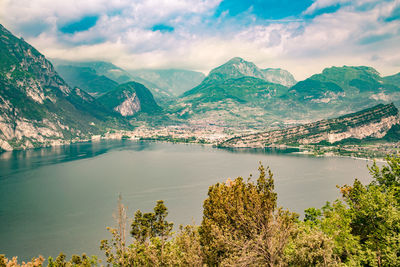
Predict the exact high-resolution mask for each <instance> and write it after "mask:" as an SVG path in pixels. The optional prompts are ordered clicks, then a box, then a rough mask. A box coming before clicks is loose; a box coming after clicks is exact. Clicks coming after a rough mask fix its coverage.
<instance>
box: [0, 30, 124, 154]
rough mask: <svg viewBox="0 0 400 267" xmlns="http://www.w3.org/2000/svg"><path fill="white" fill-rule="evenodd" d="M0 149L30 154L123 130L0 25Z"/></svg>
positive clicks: (120, 123)
mask: <svg viewBox="0 0 400 267" xmlns="http://www.w3.org/2000/svg"><path fill="white" fill-rule="evenodd" d="M0 58H1V60H0V148H1V149H3V150H11V149H13V148H29V147H35V146H40V145H45V144H50V143H60V142H64V141H65V140H71V139H75V138H83V137H87V136H90V135H91V134H97V133H101V132H103V131H104V130H105V129H106V128H107V127H113V128H118V127H125V126H126V125H127V122H126V121H125V120H124V119H123V118H122V117H120V116H115V115H113V114H111V113H110V112H109V111H107V109H106V108H105V107H103V106H102V105H101V104H99V103H98V102H97V101H96V100H95V99H94V98H93V97H91V96H90V95H88V94H87V93H85V92H84V91H82V90H80V89H74V90H73V89H71V88H70V87H69V86H68V85H67V84H66V83H65V82H64V80H63V79H62V78H61V77H60V76H59V75H58V74H57V72H55V70H54V68H53V66H52V64H51V63H50V62H49V61H48V60H47V59H46V58H45V57H44V56H43V55H42V54H40V53H39V52H38V51H37V50H36V49H35V48H33V47H32V46H30V45H29V44H28V43H26V42H25V41H24V40H23V39H22V38H21V39H19V38H17V37H15V36H14V35H12V34H11V33H10V32H9V31H8V30H7V29H5V28H4V27H3V26H2V25H0Z"/></svg>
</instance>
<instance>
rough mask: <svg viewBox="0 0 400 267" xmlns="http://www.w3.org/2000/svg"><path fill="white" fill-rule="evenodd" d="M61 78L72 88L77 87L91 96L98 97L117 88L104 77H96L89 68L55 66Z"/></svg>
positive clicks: (114, 82) (95, 73)
mask: <svg viewBox="0 0 400 267" xmlns="http://www.w3.org/2000/svg"><path fill="white" fill-rule="evenodd" d="M56 70H57V72H58V73H59V74H60V75H61V77H62V78H63V79H64V80H65V81H66V82H67V83H68V84H69V85H70V86H73V87H79V88H81V89H83V90H85V91H86V92H88V93H90V94H92V95H93V96H99V95H101V94H104V93H106V92H109V91H111V90H113V89H114V88H115V87H117V85H118V83H117V82H116V81H114V80H111V79H110V78H108V77H106V76H104V75H98V74H97V72H96V71H95V70H94V69H92V68H90V67H78V66H70V65H59V66H56Z"/></svg>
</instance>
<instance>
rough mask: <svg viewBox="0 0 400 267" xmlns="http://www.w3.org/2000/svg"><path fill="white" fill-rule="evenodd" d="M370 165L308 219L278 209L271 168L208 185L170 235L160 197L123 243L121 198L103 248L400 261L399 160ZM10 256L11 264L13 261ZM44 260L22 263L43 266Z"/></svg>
mask: <svg viewBox="0 0 400 267" xmlns="http://www.w3.org/2000/svg"><path fill="white" fill-rule="evenodd" d="M386 160H387V164H388V165H387V166H383V167H382V168H379V167H378V166H377V164H376V163H374V164H373V165H372V166H370V167H369V170H370V173H371V175H372V177H373V181H372V182H371V183H370V184H368V185H363V184H361V183H360V182H359V181H358V180H355V181H354V183H353V185H344V186H342V187H340V192H341V195H342V197H341V199H338V200H336V201H334V202H333V203H329V202H327V204H326V205H325V206H323V207H322V208H321V209H316V208H309V209H307V210H306V211H305V217H304V220H303V221H300V220H299V219H298V215H297V214H295V213H291V212H289V211H287V210H284V209H282V208H278V207H277V194H276V193H275V192H274V181H273V175H272V172H271V171H270V170H269V168H267V169H265V168H264V167H263V166H262V165H260V167H259V177H258V178H257V179H256V180H255V181H254V179H252V178H251V177H250V178H249V179H247V180H245V179H243V178H241V177H238V178H236V179H235V180H233V181H231V180H229V179H228V181H227V182H225V183H218V184H215V185H213V186H211V187H210V188H209V191H208V197H207V199H206V200H205V201H204V211H203V221H202V223H201V225H200V226H194V225H188V226H180V227H179V231H178V232H177V233H173V232H172V229H173V224H172V223H171V222H169V221H167V219H166V218H167V215H168V210H167V208H166V206H165V205H164V202H163V201H161V200H159V201H157V203H156V206H155V207H154V210H153V211H152V212H147V213H143V212H142V211H140V210H138V211H137V212H136V213H135V215H134V218H133V220H132V222H131V225H130V235H131V237H132V239H131V241H130V242H127V241H126V237H125V232H126V229H125V228H126V225H127V216H126V208H125V207H124V205H123V204H122V203H121V199H120V200H119V204H118V210H117V213H116V216H115V217H116V221H117V227H116V228H108V229H109V231H110V233H111V235H112V238H111V240H103V241H102V242H101V249H102V250H103V251H104V253H105V256H106V261H107V264H109V265H111V266H400V210H399V207H400V158H398V157H388V158H387V159H386ZM10 262H12V263H11V264H10ZM42 263H43V258H38V259H33V261H32V262H30V263H26V264H25V263H24V264H25V265H24V264H23V265H18V264H17V261H16V258H15V259H12V260H11V261H10V260H8V259H6V258H4V257H2V256H0V267H3V266H41V265H42ZM96 265H98V261H97V259H96V258H88V257H86V256H85V255H82V257H78V256H74V257H72V259H71V260H70V261H68V262H67V261H66V260H65V255H60V256H59V257H57V259H56V260H53V259H51V258H50V259H49V266H96Z"/></svg>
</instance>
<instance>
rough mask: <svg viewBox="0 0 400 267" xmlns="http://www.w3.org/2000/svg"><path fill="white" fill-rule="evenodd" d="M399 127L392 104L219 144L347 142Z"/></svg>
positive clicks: (385, 133) (382, 134) (376, 135)
mask: <svg viewBox="0 0 400 267" xmlns="http://www.w3.org/2000/svg"><path fill="white" fill-rule="evenodd" d="M398 126H399V111H398V109H397V108H396V107H395V106H394V105H393V104H388V105H383V104H380V105H377V106H374V107H372V108H369V109H365V110H362V111H359V112H356V113H352V114H348V115H345V116H342V117H338V118H335V119H328V120H321V121H317V122H313V123H308V124H304V125H301V126H296V127H291V128H286V129H282V130H275V131H268V132H261V133H257V134H250V135H245V136H240V137H235V138H232V139H229V140H226V141H224V142H222V143H221V144H220V146H221V147H265V146H268V145H271V144H317V143H321V142H329V143H335V142H339V141H342V140H346V139H364V138H378V139H379V138H383V137H385V135H387V134H388V132H389V131H390V130H391V129H392V128H393V127H398ZM398 138H400V136H398Z"/></svg>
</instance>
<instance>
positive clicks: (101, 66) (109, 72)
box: [52, 59, 174, 104]
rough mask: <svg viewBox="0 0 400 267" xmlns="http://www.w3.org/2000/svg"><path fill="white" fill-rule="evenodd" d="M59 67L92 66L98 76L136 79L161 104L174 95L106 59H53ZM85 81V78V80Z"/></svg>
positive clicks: (118, 79) (120, 81) (123, 80)
mask: <svg viewBox="0 0 400 267" xmlns="http://www.w3.org/2000/svg"><path fill="white" fill-rule="evenodd" d="M52 61H53V62H54V64H55V66H56V68H58V67H59V66H74V67H83V68H90V69H91V70H94V71H95V73H96V75H98V76H100V77H101V76H105V77H107V78H109V79H111V80H113V81H115V82H117V83H119V84H121V83H126V82H129V81H135V82H138V83H141V84H143V85H144V86H146V87H147V88H148V89H149V90H150V91H151V92H152V94H153V95H154V98H155V100H156V101H157V102H158V103H160V104H166V103H168V102H170V101H171V100H172V99H173V98H174V97H173V94H172V93H171V92H169V91H168V90H167V89H165V88H163V87H160V86H159V85H157V84H155V83H152V82H150V81H148V80H145V79H143V78H141V77H136V76H134V75H132V74H131V73H129V72H128V71H126V70H124V69H122V68H120V67H117V66H115V65H114V64H112V63H109V62H104V61H89V62H76V61H65V60H59V59H53V60H52ZM83 82H84V80H83ZM89 85H90V84H86V85H85V86H86V87H88V86H89ZM108 88H109V87H107V88H104V89H103V90H102V92H106V91H108Z"/></svg>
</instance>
